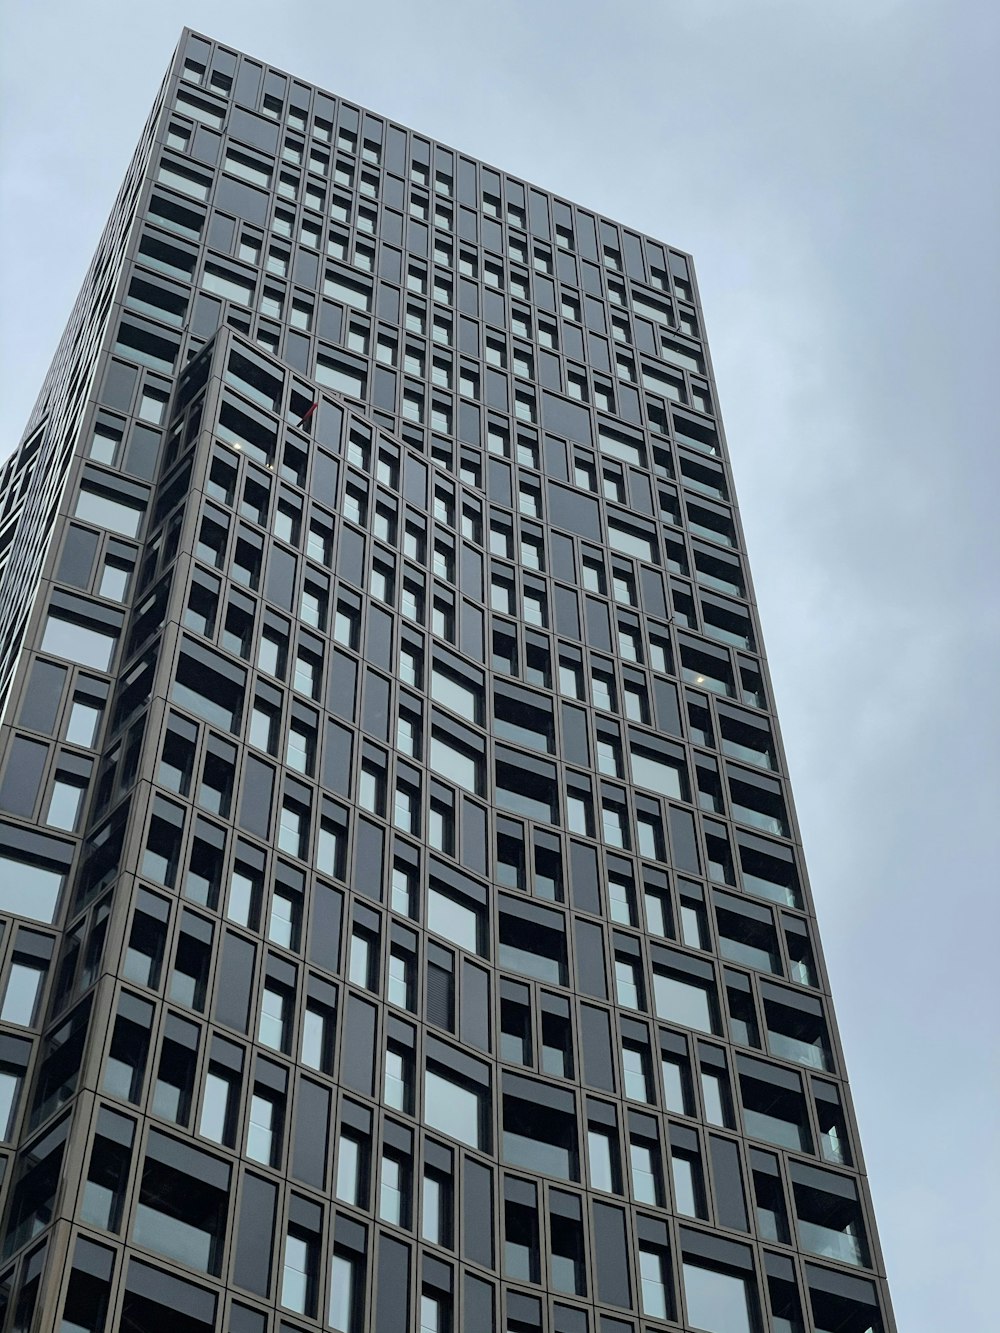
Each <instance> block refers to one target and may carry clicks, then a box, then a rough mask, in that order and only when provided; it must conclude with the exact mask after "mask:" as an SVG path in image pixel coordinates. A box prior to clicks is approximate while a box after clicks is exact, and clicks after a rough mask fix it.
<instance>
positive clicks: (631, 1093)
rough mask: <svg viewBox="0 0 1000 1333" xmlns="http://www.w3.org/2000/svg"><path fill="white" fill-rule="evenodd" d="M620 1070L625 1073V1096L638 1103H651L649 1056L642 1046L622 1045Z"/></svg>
mask: <svg viewBox="0 0 1000 1333" xmlns="http://www.w3.org/2000/svg"><path fill="white" fill-rule="evenodd" d="M622 1068H623V1069H624V1073H625V1096H626V1097H631V1098H633V1099H634V1100H635V1101H640V1102H648V1101H651V1100H652V1098H651V1096H650V1089H649V1055H648V1054H647V1052H646V1050H645V1049H644V1048H643V1047H642V1046H634V1045H631V1044H629V1043H627V1042H626V1043H624V1044H623V1045H622Z"/></svg>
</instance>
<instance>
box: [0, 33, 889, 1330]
mask: <svg viewBox="0 0 1000 1333" xmlns="http://www.w3.org/2000/svg"><path fill="white" fill-rule="evenodd" d="M0 487H2V488H3V489H2V492H0V497H2V509H3V515H4V520H3V521H4V525H5V526H4V529H3V531H4V533H5V534H6V535H5V537H4V541H3V545H2V548H0V635H2V636H3V637H0V668H2V670H0V696H2V706H3V710H4V711H3V714H2V730H0V914H2V917H3V921H2V925H3V933H2V938H0V1122H2V1123H0V1128H3V1130H4V1132H3V1143H2V1145H0V1156H2V1160H3V1165H4V1174H3V1177H2V1186H0V1189H2V1195H0V1198H2V1204H3V1207H2V1220H0V1256H2V1258H0V1328H9V1327H17V1328H19V1329H25V1330H27V1329H29V1328H36V1329H42V1328H49V1327H62V1328H67V1329H68V1328H73V1329H77V1328H79V1329H85V1330H88V1333H104V1331H105V1330H107V1331H108V1333H111V1331H112V1330H126V1331H131V1330H142V1333H158V1330H166V1329H170V1330H176V1329H177V1328H180V1329H182V1330H184V1333H188V1330H190V1331H191V1333H197V1331H198V1330H206V1333H207V1330H220V1333H221V1331H223V1330H225V1331H226V1333H306V1331H307V1330H311V1329H317V1330H318V1329H320V1328H323V1327H329V1328H334V1329H340V1330H345V1333H361V1331H362V1330H368V1329H377V1330H378V1333H417V1330H420V1329H426V1330H433V1331H434V1333H461V1331H467V1333H493V1331H494V1330H495V1331H496V1333H512V1331H516V1333H536V1331H537V1333H647V1330H649V1331H651V1330H655V1329H660V1328H663V1329H669V1328H679V1327H683V1328H688V1329H692V1330H705V1331H706V1333H766V1331H767V1330H768V1329H782V1330H785V1329H787V1330H801V1333H833V1330H841V1333H892V1330H893V1328H894V1325H893V1321H892V1315H891V1310H890V1306H889V1300H888V1293H887V1290H886V1284H885V1279H884V1271H883V1269H882V1267H881V1259H880V1256H879V1249H878V1240H877V1236H876V1233H875V1226H874V1220H873V1217H872V1211H871V1205H870V1200H869V1197H868V1192H867V1187H866V1182H865V1178H864V1175H863V1172H862V1170H861V1166H860V1150H859V1146H858V1138H857V1131H856V1126H855V1122H854V1115H853V1111H852V1108H851V1103H850V1096H849V1092H848V1088H847V1083H846V1078H845V1073H844V1067H843V1059H842V1055H841V1051H840V1046H839V1042H838V1038H837V1032H836V1026H835V1021H834V1016H833V1011H832V1006H831V1002H830V997H829V992H828V988H827V985H826V977H825V972H824V968H823V962H822V953H821V950H820V944H819V937H818V933H817V929H816V923H815V918H814V914H813V909H812V900H811V896H810V891H809V887H808V882H807V878H806V873H805V868H804V864H803V860H802V852H801V847H800V844H799V842H798V837H797V827H796V823H795V816H794V810H793V806H792V800H791V793H790V791H789V787H788V781H787V776H786V772H785V765H784V759H783V754H782V749H781V742H780V736H779V732H778V726H777V719H776V717H775V715H774V711H773V708H772V704H771V696H770V686H769V679H768V672H767V668H766V664H765V662H764V659H763V656H762V647H761V635H760V628H759V625H758V622H757V614H756V610H755V606H754V602H753V597H752V591H751V585H750V573H749V567H748V564H747V559H746V554H745V550H744V546H743V538H742V531H741V528H740V523H739V516H738V513H737V510H736V507H735V501H734V494H733V486H732V479H731V474H730V469H729V463H728V455H727V449H726V445H725V441H724V437H723V432H722V426H721V422H720V420H719V417H718V413H717V402H716V389H715V385H714V381H713V379H712V375H711V370H710V364H709V360H708V350H707V345H706V342H705V338H704V328H703V322H702V312H701V308H700V305H699V301H698V292H697V287H696V282H695V277H694V270H693V265H692V261H691V259H690V257H689V256H687V255H686V254H683V253H681V252H680V251H678V250H676V249H673V248H671V247H670V246H668V245H666V244H664V243H662V242H659V241H656V240H654V239H652V238H650V237H647V236H644V235H640V234H639V233H637V232H635V231H633V230H630V229H629V228H628V227H625V226H622V225H620V224H618V223H616V222H613V221H611V220H609V219H606V218H603V217H600V216H596V215H594V214H593V213H592V212H588V211H587V210H585V209H582V208H579V207H577V206H575V205H573V204H571V203H569V202H567V201H564V200H562V199H560V198H558V197H556V196H554V195H551V194H549V193H546V192H545V191H544V190H542V189H540V188H537V187H535V186H533V185H529V184H526V183H525V182H523V181H520V180H518V179H515V178H514V177H511V176H509V175H506V174H504V173H503V172H501V171H499V170H497V169H494V168H491V167H489V166H487V165H485V164H484V163H481V162H478V161H476V160H474V159H472V158H470V157H468V156H465V155H463V154H462V153H459V152H456V151H454V150H452V149H450V148H447V147H445V146H443V145H441V144H438V143H435V142H432V141H431V140H429V139H427V138H425V137H422V136H421V135H419V134H417V133H414V132H411V131H409V130H407V129H405V128H403V127H401V126H398V125H395V124H393V123H391V122H388V121H386V120H385V119H384V118H381V117H379V116H377V115H375V114H373V113H370V112H368V111H365V110H363V109H361V108H359V107H357V106H354V105H352V104H350V103H348V102H345V101H343V100H341V99H339V98H338V97H336V96H334V95H333V94H330V93H326V92H324V91H322V90H320V89H318V88H315V87H312V86H311V85H308V84H306V83H304V82H302V81H300V80H297V79H295V78H293V77H290V76H288V75H286V74H283V73H281V72H280V71H277V70H275V69H272V68H270V67H268V66H267V65H265V64H262V63H261V62H260V61H257V60H255V59H252V58H250V57H248V56H245V55H242V54H239V53H237V52H234V51H232V50H229V49H227V48H225V47H223V46H220V45H218V44H216V43H213V42H211V41H209V40H208V39H206V38H202V37H200V36H198V35H196V34H194V33H191V32H189V31H185V33H184V34H183V36H182V40H181V43H180V45H179V47H178V50H177V53H176V55H175V57H174V60H173V62H172V64H171V67H170V70H169V72H168V76H167V78H166V81H165V83H164V85H163V88H162V89H161V92H160V95H159V97H158V99H157V102H156V105H155V106H154V110H153V113H152V114H151V117H150V121H149V123H148V125H147V127H146V130H145V132H144V134H143V137H142V139H141V142H140V145H139V148H138V149H137V152H136V157H135V159H134V161H133V163H132V166H131V167H130V170H129V175H128V177H127V179H126V182H125V185H124V186H123V190H122V194H121V195H120V197H119V200H118V202H117V203H116V205H115V210H114V212H113V214H112V218H111V220H110V222H109V224H108V228H107V231H106V233H105V236H104V238H103V239H102V242H101V248H100V249H99V252H98V255H97V256H96V257H95V261H94V266H93V269H92V271H91V274H90V275H88V279H87V282H86V283H85V287H84V291H83V292H82V294H81V298H80V301H79V302H78V304H77V307H76V309H75V310H74V312H73V315H72V317H71V321H70V326H69V328H68V330H67V334H66V336H65V338H64V342H63V344H62V346H61V348H60V352H59V354H58V355H57V357H56V360H55V362H54V364H53V369H52V371H51V373H50V376H49V380H48V381H47V384H46V386H45V389H44V391H43V394H42V396H41V397H40V399H39V404H38V406H37V407H36V409H35V413H34V415H33V417H32V420H31V422H30V423H29V427H28V431H27V433H26V436H25V441H24V443H23V444H22V446H21V448H20V450H19V451H18V452H17V453H16V454H15V455H14V456H13V457H12V459H11V460H9V462H8V463H7V464H6V465H5V466H4V468H3V470H2V472H0ZM4 1321H7V1322H4Z"/></svg>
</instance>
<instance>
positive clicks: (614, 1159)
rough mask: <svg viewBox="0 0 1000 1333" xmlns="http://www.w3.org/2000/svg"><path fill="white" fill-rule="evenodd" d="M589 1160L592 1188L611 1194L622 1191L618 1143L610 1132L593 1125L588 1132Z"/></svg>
mask: <svg viewBox="0 0 1000 1333" xmlns="http://www.w3.org/2000/svg"><path fill="white" fill-rule="evenodd" d="M587 1160H588V1162H589V1164H590V1187H591V1189H595V1190H606V1191H607V1192H608V1193H609V1194H617V1193H620V1191H621V1181H620V1179H619V1171H618V1143H617V1139H616V1138H615V1137H614V1136H613V1135H612V1133H611V1131H610V1130H607V1129H604V1128H601V1127H598V1126H595V1125H591V1126H590V1127H589V1128H588V1130H587Z"/></svg>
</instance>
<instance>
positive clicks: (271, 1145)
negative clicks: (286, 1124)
mask: <svg viewBox="0 0 1000 1333" xmlns="http://www.w3.org/2000/svg"><path fill="white" fill-rule="evenodd" d="M280 1139H281V1109H280V1106H279V1104H278V1100H277V1098H276V1097H275V1096H274V1095H273V1094H272V1093H269V1092H268V1091H266V1090H265V1089H264V1088H262V1087H260V1086H259V1085H258V1086H256V1087H255V1088H254V1090H253V1095H252V1096H251V1098H250V1115H249V1119H248V1123H247V1149H246V1151H247V1156H248V1157H249V1158H251V1159H252V1160H253V1161H255V1162H263V1163H264V1165H265V1166H277V1165H278V1160H279V1153H280V1147H281V1143H280Z"/></svg>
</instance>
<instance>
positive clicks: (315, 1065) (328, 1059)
mask: <svg viewBox="0 0 1000 1333" xmlns="http://www.w3.org/2000/svg"><path fill="white" fill-rule="evenodd" d="M333 1039H334V1014H333V1010H332V1009H328V1008H327V1007H326V1006H325V1005H322V1004H320V1003H319V1002H318V1001H315V1000H309V1001H308V1002H307V1003H306V1008H305V1013H304V1014H303V1016H302V1055H301V1057H300V1058H301V1061H302V1063H303V1064H304V1065H305V1066H306V1067H307V1068H309V1069H319V1070H321V1071H322V1072H323V1073H326V1074H328V1073H330V1069H331V1065H332V1057H333Z"/></svg>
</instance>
